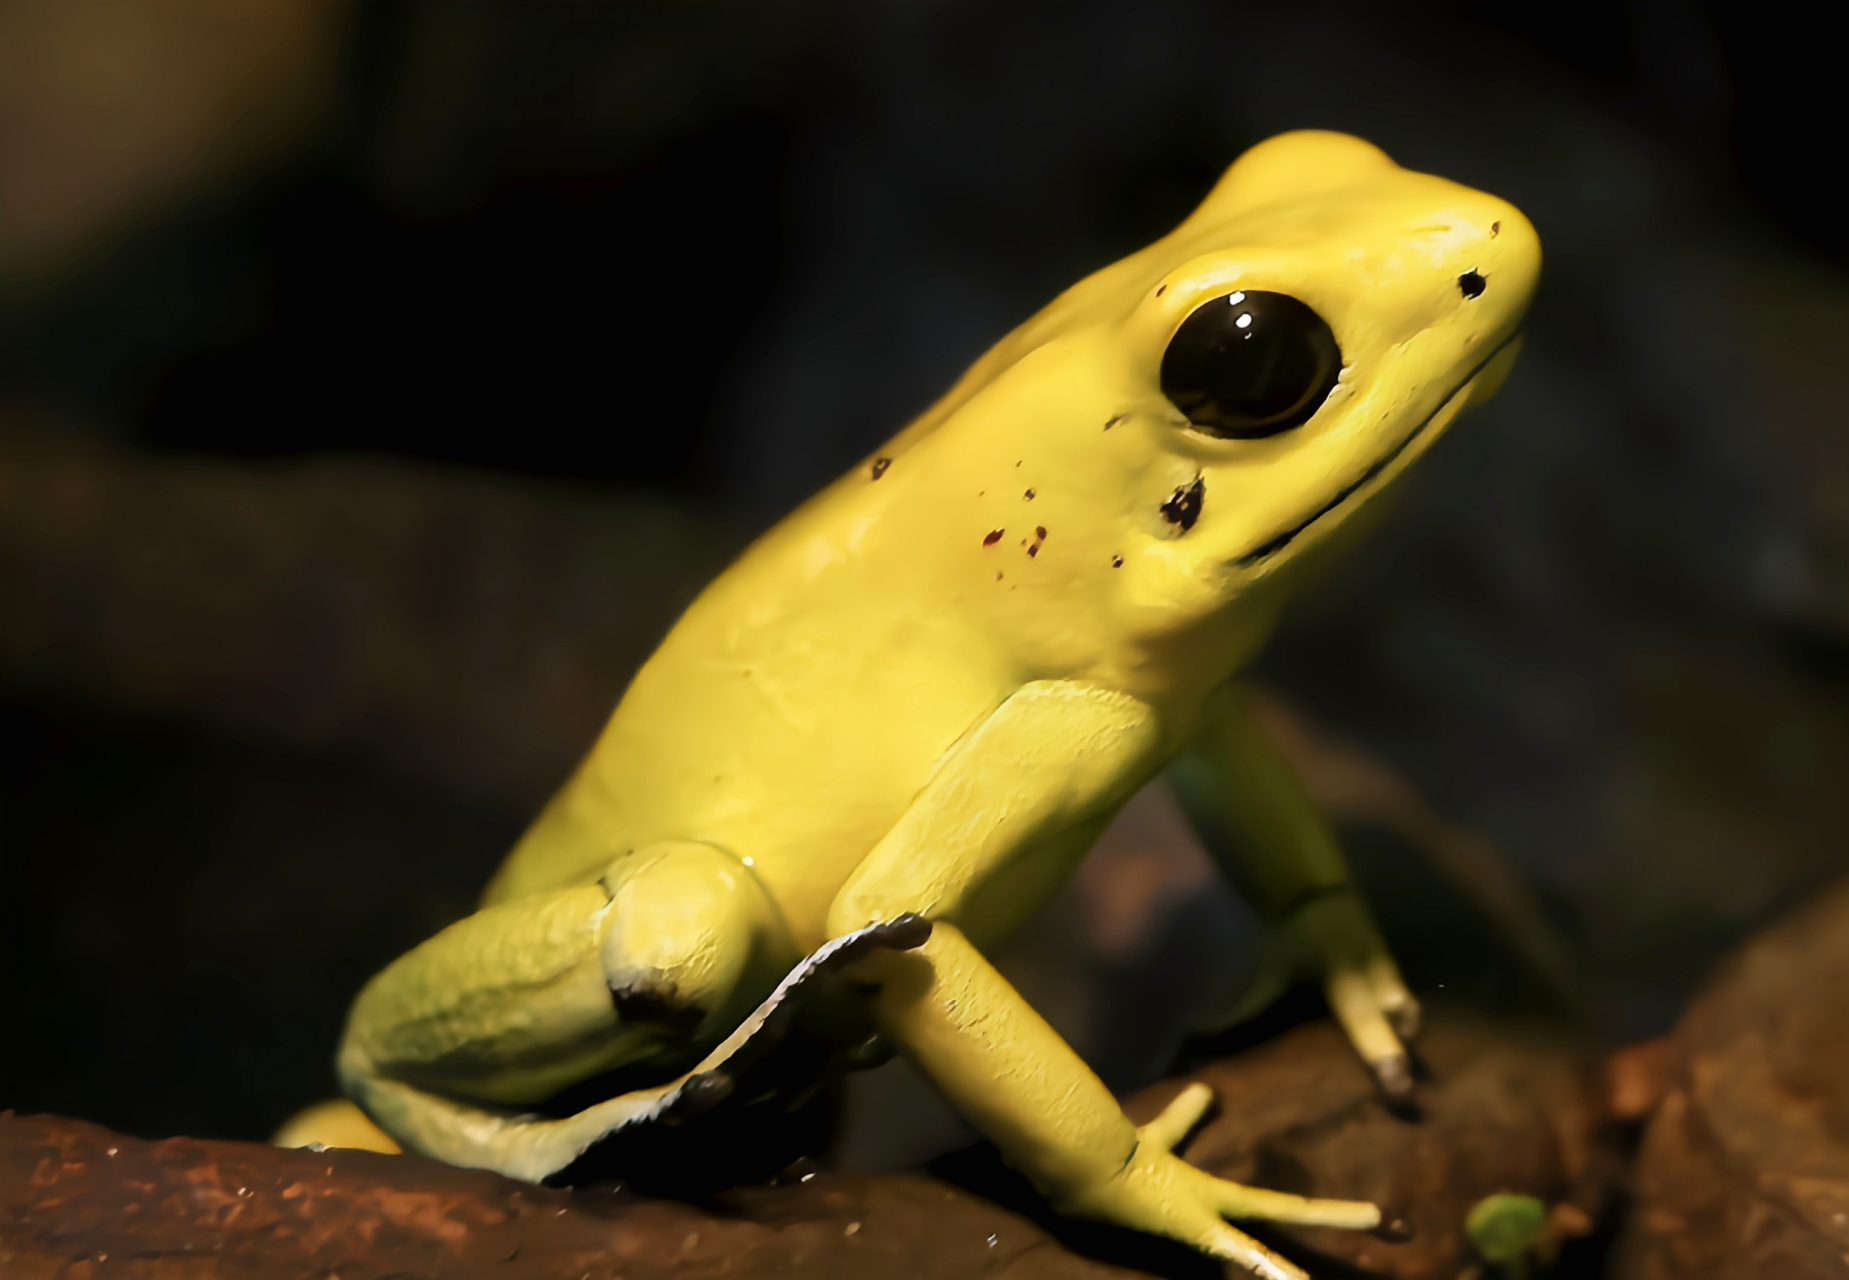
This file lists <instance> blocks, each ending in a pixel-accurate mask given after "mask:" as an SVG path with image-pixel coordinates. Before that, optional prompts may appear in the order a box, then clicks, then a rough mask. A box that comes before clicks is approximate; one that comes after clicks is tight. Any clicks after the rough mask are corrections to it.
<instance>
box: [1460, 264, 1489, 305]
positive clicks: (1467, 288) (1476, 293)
mask: <svg viewBox="0 0 1849 1280" xmlns="http://www.w3.org/2000/svg"><path fill="white" fill-rule="evenodd" d="M1488 286H1489V282H1488V281H1487V280H1485V279H1484V278H1483V277H1482V276H1480V275H1478V274H1477V272H1476V269H1475V268H1472V269H1471V270H1469V271H1466V272H1465V273H1464V274H1463V275H1461V276H1459V277H1458V278H1457V291H1458V292H1459V293H1461V294H1463V295H1464V296H1465V297H1466V298H1480V297H1482V296H1483V290H1484V289H1485V288H1487V287H1488Z"/></svg>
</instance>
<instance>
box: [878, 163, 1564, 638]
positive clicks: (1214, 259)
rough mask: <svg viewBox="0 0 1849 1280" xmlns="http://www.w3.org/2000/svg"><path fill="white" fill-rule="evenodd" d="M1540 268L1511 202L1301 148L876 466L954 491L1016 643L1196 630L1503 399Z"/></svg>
mask: <svg viewBox="0 0 1849 1280" xmlns="http://www.w3.org/2000/svg"><path fill="white" fill-rule="evenodd" d="M1539 269H1540V246H1539V242H1538V241H1537V239H1536V237H1535V233H1534V228H1533V227H1532V226H1530V225H1529V223H1528V220H1527V219H1526V218H1524V217H1523V216H1522V215H1521V213H1520V212H1519V211H1518V210H1516V209H1515V208H1514V207H1513V206H1511V205H1509V204H1507V203H1506V202H1504V201H1502V200H1499V199H1496V198H1495V197H1494V196H1489V195H1485V194H1483V193H1481V192H1478V191H1473V190H1471V189H1469V188H1467V187H1463V186H1459V185H1458V184H1456V183H1453V182H1448V181H1446V180H1444V179H1442V178H1435V177H1431V176H1429V175H1426V174H1421V173H1415V172H1412V171H1410V170H1407V169H1402V168H1400V167H1399V166H1398V165H1396V164H1394V163H1393V161H1391V160H1390V159H1388V158H1387V156H1386V155H1384V154H1383V153H1382V152H1381V151H1380V150H1379V149H1377V148H1375V147H1373V146H1371V145H1369V144H1368V143H1366V142H1362V141H1361V140H1359V139H1357V138H1351V137H1347V136H1345V135H1342V134H1334V133H1292V134H1285V135H1283V136H1281V137H1277V138H1273V139H1271V140H1270V141H1268V142H1265V143H1262V144H1260V145H1259V146H1257V147H1254V148H1253V149H1252V150H1250V151H1248V152H1247V153H1246V154H1245V155H1243V156H1241V157H1240V158H1239V159H1238V161H1237V162H1236V163H1234V165H1233V166H1232V168H1231V169H1229V170H1228V171H1227V172H1226V174H1225V176H1224V177H1223V178H1221V180H1220V181H1219V183H1218V184H1217V185H1216V186H1215V187H1214V189H1213V190H1212V192H1210V193H1209V194H1208V196H1207V199H1206V200H1205V201H1204V202H1203V203H1202V204H1201V206H1200V208H1199V209H1197V210H1196V211H1195V212H1194V213H1193V214H1192V215H1191V216H1189V218H1188V219H1187V220H1186V221H1185V222H1183V223H1182V224H1181V226H1179V227H1177V228H1176V229H1175V230H1174V231H1173V232H1171V233H1170V234H1168V235H1166V236H1164V237H1163V238H1162V239H1160V240H1158V241H1156V242H1155V243H1154V244H1152V245H1150V246H1149V247H1148V248H1147V249H1144V250H1143V251H1142V252H1140V253H1137V254H1133V255H1132V256H1130V257H1128V258H1125V259H1123V260H1122V261H1120V262H1117V263H1115V264H1113V265H1111V266H1109V267H1106V268H1104V269H1103V270H1101V271H1098V272H1096V273H1094V274H1093V275H1091V276H1090V277H1088V278H1087V279H1085V280H1082V281H1080V282H1079V283H1078V284H1076V285H1074V286H1073V287H1072V288H1071V289H1068V290H1067V291H1066V292H1065V293H1064V294H1062V295H1060V297H1058V298H1057V299H1055V300H1054V301H1053V302H1052V303H1051V304H1049V305H1048V306H1047V307H1045V308H1044V309H1043V310H1042V311H1040V312H1039V314H1037V315H1035V316H1034V317H1033V318H1032V319H1030V320H1029V321H1028V322H1027V323H1026V324H1024V325H1022V326H1021V327H1020V328H1019V329H1017V330H1015V331H1014V332H1013V333H1011V334H1009V335H1008V336H1007V337H1006V338H1005V339H1003V340H1002V341H1001V342H1000V343H998V344H997V345H996V346H995V347H994V348H993V349H992V350H991V351H990V352H989V353H988V354H987V355H986V356H984V357H983V359H982V360H980V361H978V362H977V364H976V365H975V366H973V367H972V368H971V369H970V371H969V372H968V373H967V374H965V375H964V377H963V379H962V380H961V381H960V382H959V383H958V384H957V386H956V387H955V388H953V389H952V390H951V392H950V393H949V394H948V395H947V396H945V397H944V399H943V400H941V401H940V402H939V403H938V404H937V406H935V407H934V408H933V409H932V410H931V411H930V412H928V413H927V414H926V415H925V416H924V417H923V418H922V419H920V420H919V421H918V422H916V423H914V424H913V425H912V426H911V427H910V428H908V429H907V431H905V432H904V433H902V434H901V435H900V436H899V437H898V438H897V439H895V440H894V441H892V442H890V443H889V445H888V446H887V447H886V448H885V449H883V450H882V451H881V454H880V456H879V457H877V458H874V459H870V460H869V466H868V468H867V469H866V470H864V471H863V472H861V473H860V474H861V475H862V477H866V476H871V477H873V478H874V479H876V480H877V479H878V477H880V476H881V475H882V474H884V473H885V471H886V470H887V469H888V467H890V469H891V470H892V472H893V475H894V479H895V481H896V482H897V483H898V484H899V485H906V484H909V483H912V481H911V480H907V479H905V478H904V477H905V475H907V474H909V475H910V476H911V477H912V478H913V480H919V481H925V480H929V481H930V482H931V484H930V485H929V486H928V487H929V495H928V497H927V498H926V500H925V502H924V503H922V504H921V505H920V507H919V510H920V511H921V512H924V513H925V520H926V523H925V525H924V526H922V527H923V528H924V529H927V530H928V531H929V532H930V533H931V534H932V535H933V537H932V538H931V539H929V540H928V544H929V545H936V544H935V535H936V534H938V533H940V532H944V533H948V534H949V536H950V537H951V539H952V545H953V546H954V547H956V548H957V549H958V550H959V554H958V555H957V556H955V557H953V558H952V559H951V560H950V561H947V562H946V563H948V564H950V565H951V566H952V568H953V571H954V572H955V573H957V574H959V575H967V576H966V577H965V578H960V579H959V580H965V581H969V582H979V583H983V584H985V586H984V588H983V589H984V590H985V591H987V592H989V596H990V598H991V599H993V600H994V601H995V602H996V607H997V608H999V609H1002V610H1004V611H1008V612H1009V613H1010V614H1011V615H1012V614H1014V613H1022V614H1023V615H1024V616H1021V617H1012V618H1011V621H1010V622H1009V623H1008V624H1007V625H1008V627H1009V629H1010V632H1011V634H1032V635H1034V636H1036V637H1038V638H1040V639H1042V640H1045V639H1046V638H1047V637H1053V638H1054V639H1056V640H1060V642H1061V643H1064V640H1063V639H1061V638H1062V637H1071V638H1072V639H1071V648H1072V653H1071V654H1066V655H1064V656H1063V658H1061V659H1060V661H1070V662H1077V661H1080V660H1081V659H1082V651H1083V648H1084V646H1083V644H1082V643H1081V640H1082V639H1083V638H1084V637H1093V638H1095V637H1098V636H1099V635H1110V634H1117V635H1133V634H1140V635H1145V636H1148V635H1151V634H1153V633H1167V632H1170V631H1173V630H1175V629H1176V624H1182V628H1183V629H1184V630H1185V629H1186V624H1187V623H1188V620H1189V619H1198V618H1201V617H1203V616H1204V615H1213V616H1228V615H1225V614H1224V613H1223V610H1222V606H1225V605H1228V604H1230V603H1231V602H1233V601H1234V600H1236V599H1239V598H1242V597H1247V596H1248V595H1250V596H1251V598H1252V600H1253V601H1254V603H1258V602H1260V601H1269V600H1275V599H1276V594H1275V593H1274V592H1271V591H1265V592H1261V593H1251V592H1249V591H1248V588H1252V587H1255V586H1257V585H1258V584H1260V583H1263V582H1269V581H1273V580H1277V579H1278V578H1279V577H1280V574H1281V573H1282V571H1283V570H1285V569H1287V568H1289V567H1290V566H1292V565H1293V564H1295V563H1297V562H1299V561H1300V560H1301V559H1302V558H1303V557H1304V556H1305V555H1306V553H1308V552H1309V551H1311V550H1312V549H1314V548H1315V547H1316V546H1317V545H1318V544H1321V543H1324V542H1326V541H1328V540H1329V539H1330V537H1331V535H1333V534H1334V533H1335V532H1336V531H1337V530H1338V529H1340V528H1341V527H1342V526H1344V525H1345V524H1349V522H1350V521H1352V519H1353V517H1354V515H1355V514H1356V512H1357V511H1359V510H1360V509H1362V508H1363V507H1364V506H1365V505H1366V504H1367V503H1368V502H1369V501H1370V500H1371V499H1373V498H1374V497H1375V496H1376V495H1377V494H1379V493H1380V492H1381V491H1382V490H1383V489H1384V488H1386V487H1387V486H1389V485H1391V484H1392V482H1393V480H1394V479H1395V478H1396V477H1397V476H1398V475H1399V474H1400V473H1401V472H1403V471H1404V470H1405V469H1406V468H1407V467H1408V466H1409V465H1411V464H1412V462H1413V461H1415V460H1416V459H1417V458H1418V457H1419V456H1420V455H1421V454H1423V453H1424V452H1425V450H1426V449H1428V448H1430V447H1431V445H1432V443H1433V442H1434V441H1435V440H1436V439H1437V438H1438V437H1439V436H1440V435H1441V434H1442V433H1443V432H1444V430H1445V428H1446V427H1447V426H1449V425H1450V423H1451V421H1452V420H1453V419H1454V418H1455V417H1456V416H1457V414H1458V413H1459V412H1460V411H1461V410H1462V409H1464V408H1465V407H1466V406H1468V405H1473V404H1478V403H1481V402H1482V401H1483V400H1484V399H1486V398H1488V396H1489V395H1490V393H1491V392H1492V391H1494V390H1495V388H1496V386H1497V384H1498V383H1500V381H1501V380H1502V378H1503V377H1504V375H1505V374H1506V373H1507V372H1508V370H1509V367H1510V366H1511V365H1512V364H1513V362H1514V359H1515V353H1516V343H1517V337H1518V334H1519V332H1520V328H1521V323H1522V318H1523V315H1524V314H1525V312H1526V311H1527V308H1528V301H1529V298H1530V296H1531V295H1532V293H1533V291H1534V286H1535V280H1536V276H1537V273H1538V271H1539ZM914 447H918V448H920V449H921V451H922V452H921V453H920V454H919V455H918V456H916V457H908V456H907V454H908V453H910V452H911V450H912V449H913V448H914ZM926 455H928V457H927V456H926ZM863 483H864V481H863ZM888 488H889V494H890V496H891V497H892V498H894V499H896V498H897V497H898V494H897V493H896V492H890V486H889V487H888ZM863 491H865V490H863ZM959 513H961V514H959ZM904 536H906V537H908V538H911V539H913V540H914V541H915V542H917V543H918V545H920V546H924V545H927V541H925V540H920V534H919V532H918V531H916V530H908V531H907V533H906V534H905V535H904ZM1291 576H1295V575H1284V577H1285V579H1286V580H1288V578H1289V577H1291ZM1032 611H1037V612H1032ZM1078 611H1091V613H1092V616H1090V617H1089V618H1088V619H1086V620H1085V621H1084V622H1083V624H1080V623H1078V622H1077V621H1076V620H1074V617H1073V615H1074V613H1075V612H1078ZM1030 612H1031V617H1032V619H1033V620H1032V621H1030V620H1029V619H1028V617H1027V616H1025V615H1026V614H1028V613H1030ZM1260 612H1261V614H1262V612H1263V611H1262V610H1261V611H1260ZM1113 628H1115V630H1113ZM1049 643H1051V641H1049ZM1043 665H1044V664H1043ZM1054 665H1057V662H1055V664H1054Z"/></svg>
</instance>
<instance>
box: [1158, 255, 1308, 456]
mask: <svg viewBox="0 0 1849 1280" xmlns="http://www.w3.org/2000/svg"><path fill="white" fill-rule="evenodd" d="M1341 372H1342V351H1341V348H1340V347H1338V346H1337V345H1336V341H1335V334H1334V333H1333V332H1331V331H1330V328H1329V326H1328V325H1327V324H1325V323H1324V322H1323V318H1322V317H1321V316H1319V315H1317V314H1316V313H1315V312H1314V311H1312V310H1310V308H1308V307H1307V306H1305V305H1304V304H1303V303H1301V302H1299V301H1297V299H1295V298H1293V297H1291V296H1289V295H1288V294H1283V293H1267V292H1263V291H1261V290H1257V289H1242V290H1239V291H1238V292H1236V293H1229V294H1223V295H1221V296H1220V297H1217V298H1213V299H1210V300H1209V301H1207V302H1203V303H1202V304H1201V305H1200V306H1198V307H1196V308H1195V309H1194V310H1193V311H1192V312H1190V313H1189V315H1188V318H1187V319H1186V320H1183V321H1182V322H1181V327H1180V328H1179V329H1177V330H1175V336H1174V337H1172V338H1170V339H1169V342H1168V350H1166V351H1164V352H1163V353H1162V394H1163V395H1165V396H1167V397H1168V398H1169V399H1170V400H1172V401H1174V403H1175V407H1176V408H1178V409H1180V410H1181V411H1182V413H1184V414H1186V415H1187V418H1188V421H1189V422H1191V423H1193V424H1194V425H1195V426H1196V427H1198V428H1199V429H1200V430H1202V431H1205V432H1207V433H1208V434H1209V435H1215V436H1221V437H1223V438H1227V439H1234V440H1256V439H1260V438H1262V437H1264V436H1274V435H1277V434H1278V433H1279V432H1281V431H1288V430H1290V429H1291V428H1292V427H1300V426H1302V425H1303V424H1304V423H1306V422H1308V421H1309V420H1310V418H1311V417H1312V416H1313V415H1314V414H1315V413H1316V410H1317V409H1319V408H1320V407H1321V406H1322V402H1323V401H1324V400H1325V399H1327V398H1328V396H1329V392H1330V391H1331V390H1333V389H1334V387H1335V381H1336V378H1337V377H1338V376H1340V374H1341Z"/></svg>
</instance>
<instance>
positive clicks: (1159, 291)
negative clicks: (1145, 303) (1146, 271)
mask: <svg viewBox="0 0 1849 1280" xmlns="http://www.w3.org/2000/svg"><path fill="white" fill-rule="evenodd" d="M1167 292H1168V286H1167V285H1165V284H1159V285H1157V286H1156V297H1158V298H1160V297H1161V296H1162V295H1163V294H1165V293H1167Z"/></svg>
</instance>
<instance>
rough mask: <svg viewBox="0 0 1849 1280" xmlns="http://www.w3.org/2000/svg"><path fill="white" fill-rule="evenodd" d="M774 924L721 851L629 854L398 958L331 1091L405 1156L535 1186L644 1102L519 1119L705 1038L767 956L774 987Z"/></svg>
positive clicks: (346, 1048)
mask: <svg viewBox="0 0 1849 1280" xmlns="http://www.w3.org/2000/svg"><path fill="white" fill-rule="evenodd" d="M779 931H780V925H778V924H777V923H776V922H775V917H774V913H773V911H772V909H771V908H770V906H769V903H768V900H767V898H766V897H765V895H764V893H763V890H762V889H761V888H759V886H758V884H757V882H756V880H755V879H754V878H753V877H752V875H751V873H750V872H749V871H747V870H746V869H745V868H744V867H742V866H740V865H739V863H738V862H737V861H736V860H735V859H733V858H731V857H730V856H728V855H727V854H725V853H724V852H722V851H721V850H718V849H715V848H713V847H712V846H710V845H704V844H697V843H691V842H674V843H666V844H661V845H654V846H650V847H648V848H646V849H639V850H636V851H635V852H633V853H630V854H626V855H624V856H622V857H619V858H617V859H615V860H614V861H613V862H612V863H611V864H610V866H609V868H608V869H607V870H606V872H605V874H604V875H603V877H602V878H601V879H599V880H598V881H597V882H595V883H593V884H586V885H578V886H574V887H572V888H567V889H560V890H557V891H554V892H550V893H540V894H534V895H532V896H529V897H525V898H518V899H515V900H513V901H511V902H506V903H502V904H499V905H496V906H492V907H487V908H484V909H483V910H481V911H478V912H476V913H475V914H474V915H472V916H469V917H467V918H466V919H463V920H461V921H458V922H457V923H456V924H453V925H451V926H450V927H449V928H447V929H445V930H443V931H442V932H441V933H439V934H437V935H436V936H435V937H433V938H431V939H430V940H429V941H427V942H425V943H423V944H422V945H420V946H418V947H416V948H414V949H413V950H411V951H409V952H407V953H406V954H405V955H403V956H401V957H400V958H399V959H398V960H396V961H394V962H393V963H392V964H391V965H389V966H388V967H387V968H386V969H385V970H384V971H383V972H381V973H380V974H379V975H378V976H377V977H375V978H374V979H373V980H372V981H371V982H369V983H368V984H367V985H366V987H365V989H364V990H363V991H361V993H360V995H359V998H358V999H357V1000H356V1001H355V1002H354V1006H353V1010H352V1013H351V1014H350V1016H349V1018H348V1022H347V1028H346V1032H345V1034H344V1036H343V1037H342V1040H341V1047H340V1056H339V1071H340V1076H341V1084H342V1086H343V1088H345V1090H346V1091H347V1093H348V1095H349V1096H350V1097H352V1098H353V1099H354V1100H355V1101H356V1102H358V1103H359V1104H360V1106H361V1107H362V1108H363V1109H364V1110H365V1111H366V1112H367V1113H368V1114H369V1115H370V1116H371V1117H372V1118H373V1119H374V1120H375V1121H377V1122H378V1123H379V1125H380V1126H381V1127H382V1128H383V1129H385V1131H386V1132H387V1133H389V1134H391V1135H392V1137H394V1138H395V1139H397V1140H398V1141H399V1142H401V1143H402V1144H404V1145H405V1146H408V1147H410V1148H412V1149H414V1150H417V1151H422V1152H424V1153H425V1154H428V1155H433V1156H436V1157H437V1158H439V1159H442V1160H445V1161H448V1162H449V1163H451V1164H459V1165H466V1166H471V1167H477V1168H488V1169H494V1170H497V1171H499V1172H501V1173H503V1174H507V1175H509V1176H511V1177H516V1178H523V1179H526V1180H529V1181H538V1180H539V1179H542V1178H545V1177H548V1176H550V1175H551V1174H553V1173H556V1172H558V1171H559V1170H560V1169H562V1168H564V1167H565V1166H567V1165H569V1164H570V1163H571V1162H572V1160H574V1159H576V1158H577V1156H578V1155H579V1154H581V1153H582V1152H583V1151H584V1150H585V1149H586V1148H588V1147H589V1146H590V1145H591V1144H592V1143H593V1142H595V1141H596V1140H597V1139H598V1138H601V1137H602V1136H603V1135H604V1134H606V1133H608V1132H609V1131H610V1130H612V1129H613V1128H617V1127H620V1125H621V1124H622V1123H624V1122H626V1121H627V1120H629V1119H631V1118H633V1117H632V1116H631V1114H630V1113H631V1112H636V1111H638V1109H639V1108H645V1107H646V1106H647V1105H649V1104H650V1101H651V1100H650V1099H647V1098H645V1097H642V1096H640V1095H634V1094H630V1095H623V1096H622V1097H618V1098H613V1099H611V1100H610V1101H608V1102H605V1103H600V1104H597V1105H594V1106H592V1107H590V1108H587V1109H586V1110H584V1111H581V1112H579V1113H578V1114H576V1115H573V1116H567V1117H564V1118H561V1119H545V1118H541V1117H536V1116H529V1115H523V1114H522V1112H523V1110H524V1109H525V1108H528V1107H530V1106H532V1105H533V1104H536V1103H539V1102H542V1101H544V1100H545V1099H547V1098H549V1097H551V1096H553V1095H554V1094H556V1093H558V1092H559V1091H561V1090H562V1089H564V1088H565V1087H566V1086H569V1085H572V1084H576V1083H578V1082H580V1081H583V1080H586V1079H588V1078H590V1077H593V1076H595V1075H598V1074H599V1073H601V1072H604V1071H608V1070H611V1069H613V1068H616V1067H619V1066H626V1065H634V1064H638V1063H646V1062H649V1061H662V1062H664V1063H668V1062H672V1061H674V1060H675V1059H676V1058H680V1057H687V1056H690V1055H691V1053H692V1052H693V1051H694V1050H695V1049H696V1048H697V1047H698V1046H699V1045H701V1044H703V1043H708V1042H710V1041H712V1040H713V1039H716V1038H717V1036H718V1035H719V1034H723V1032H724V1031H725V1030H727V1029H729V1027H730V1024H731V1022H732V1021H735V1020H736V1016H735V1015H736V1014H738V1013H740V1012H742V1011H743V1009H748V1008H749V1007H750V1005H751V1004H753V1003H755V1002H756V999H757V997H758V996H760V995H761V994H762V992H761V991H759V990H758V989H757V986H758V984H757V983H756V982H754V981H752V980H750V978H749V977H748V975H751V974H755V971H756V970H757V969H760V968H765V966H766V965H767V964H769V965H772V966H776V967H773V968H769V969H767V970H766V972H768V973H770V974H771V975H772V977H771V980H772V981H774V980H775V978H774V975H775V973H776V972H779V971H780V967H781V964H782V962H784V961H785V960H786V959H787V957H786V956H785V955H784V954H783V953H782V951H781V950H780V949H779V946H778V942H779V939H778V938H777V937H776V936H775V935H777V934H778V932H779ZM785 945H787V944H785ZM767 953H772V954H767ZM741 1006H742V1007H741Z"/></svg>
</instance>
